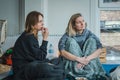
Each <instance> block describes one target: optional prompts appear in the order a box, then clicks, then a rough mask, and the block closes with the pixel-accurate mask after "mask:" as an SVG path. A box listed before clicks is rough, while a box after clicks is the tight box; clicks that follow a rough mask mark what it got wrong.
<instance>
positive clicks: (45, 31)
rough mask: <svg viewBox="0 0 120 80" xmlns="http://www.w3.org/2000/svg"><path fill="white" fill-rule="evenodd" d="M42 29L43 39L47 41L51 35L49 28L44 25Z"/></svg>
mask: <svg viewBox="0 0 120 80" xmlns="http://www.w3.org/2000/svg"><path fill="white" fill-rule="evenodd" d="M41 31H42V36H43V40H45V41H46V40H47V38H48V35H49V32H48V29H47V28H45V27H43V28H42V30H41Z"/></svg>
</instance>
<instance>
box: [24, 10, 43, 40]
mask: <svg viewBox="0 0 120 80" xmlns="http://www.w3.org/2000/svg"><path fill="white" fill-rule="evenodd" d="M39 15H41V16H42V17H44V16H43V14H42V13H40V12H37V11H32V12H30V13H29V14H28V15H27V17H26V22H25V31H26V32H27V33H32V32H33V31H34V28H33V26H34V25H36V24H37V23H38V22H39ZM34 36H35V37H36V38H37V36H38V32H36V34H34Z"/></svg>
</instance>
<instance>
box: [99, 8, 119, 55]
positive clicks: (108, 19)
mask: <svg viewBox="0 0 120 80" xmlns="http://www.w3.org/2000/svg"><path fill="white" fill-rule="evenodd" d="M100 29H101V41H102V44H103V45H104V46H105V47H107V49H108V53H112V52H115V54H117V53H118V54H120V11H119V10H101V11H100Z"/></svg>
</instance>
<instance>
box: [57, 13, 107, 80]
mask: <svg viewBox="0 0 120 80" xmlns="http://www.w3.org/2000/svg"><path fill="white" fill-rule="evenodd" d="M86 26H87V25H86V22H85V21H84V18H83V16H82V15H81V14H80V13H76V14H73V15H72V16H71V18H70V20H69V22H68V26H67V28H66V32H65V34H64V35H63V36H62V38H61V39H60V41H59V51H60V53H61V55H62V56H63V57H64V60H65V70H66V72H67V73H66V74H67V75H70V76H72V77H74V78H75V77H86V78H88V79H90V80H99V77H102V76H105V72H104V70H103V68H102V65H101V63H100V61H99V54H100V53H101V48H102V44H101V43H100V40H99V39H98V38H97V36H96V35H95V34H93V33H92V32H91V31H90V30H88V29H87V28H86ZM103 80H104V79H103Z"/></svg>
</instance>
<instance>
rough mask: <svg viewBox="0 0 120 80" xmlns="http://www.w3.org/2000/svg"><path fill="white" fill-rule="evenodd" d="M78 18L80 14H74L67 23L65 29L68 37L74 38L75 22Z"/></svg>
mask: <svg viewBox="0 0 120 80" xmlns="http://www.w3.org/2000/svg"><path fill="white" fill-rule="evenodd" d="M78 17H82V14H81V13H76V14H74V15H72V16H71V18H70V20H69V22H68V26H67V28H66V33H67V34H68V35H69V36H74V35H76V31H75V28H74V26H75V20H76V19H77V18H78Z"/></svg>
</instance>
